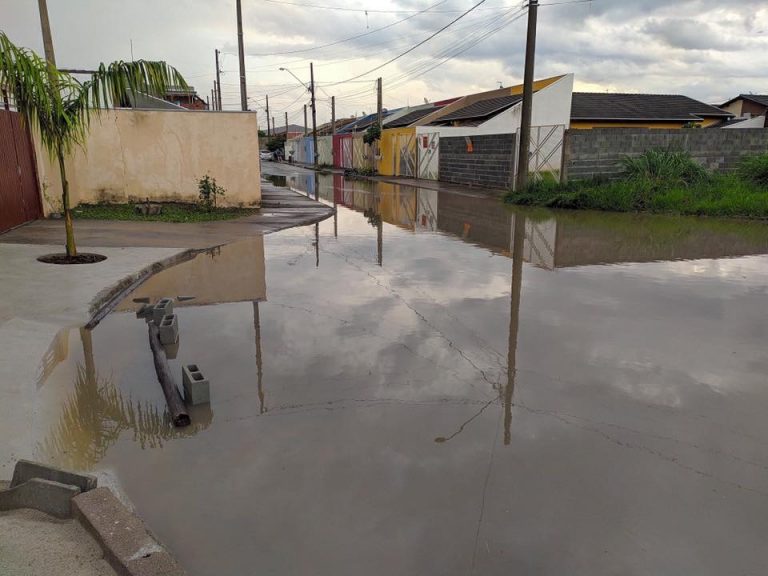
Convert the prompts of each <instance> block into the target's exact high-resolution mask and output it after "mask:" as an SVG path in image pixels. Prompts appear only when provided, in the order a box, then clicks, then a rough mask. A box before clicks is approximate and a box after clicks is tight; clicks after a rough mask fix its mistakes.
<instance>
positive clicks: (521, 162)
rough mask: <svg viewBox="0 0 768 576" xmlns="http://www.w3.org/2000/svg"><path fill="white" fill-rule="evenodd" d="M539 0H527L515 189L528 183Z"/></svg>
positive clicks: (521, 187)
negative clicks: (523, 73) (525, 41)
mask: <svg viewBox="0 0 768 576" xmlns="http://www.w3.org/2000/svg"><path fill="white" fill-rule="evenodd" d="M538 11H539V0H528V43H527V44H526V46H525V77H524V79H523V110H522V116H523V117H522V124H521V125H520V142H519V144H520V155H519V156H518V159H517V189H518V190H522V189H523V188H525V187H526V185H527V184H528V162H529V158H528V156H529V154H530V152H531V116H532V112H533V74H534V62H535V58H536V16H537V14H538Z"/></svg>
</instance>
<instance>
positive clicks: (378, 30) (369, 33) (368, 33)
mask: <svg viewBox="0 0 768 576" xmlns="http://www.w3.org/2000/svg"><path fill="white" fill-rule="evenodd" d="M265 1H267V2H275V3H277V4H293V3H292V2H277V0H265ZM446 2H448V0H440V2H435V3H434V4H432V5H430V6H427V7H426V8H424V9H423V10H419V11H418V12H416V13H414V14H411V15H410V16H406V17H405V18H403V19H401V20H398V21H396V22H392V24H387V25H386V26H382V27H381V28H376V29H374V30H370V31H369V32H364V33H362V34H357V35H356V36H350V37H349V38H345V39H343V40H337V41H335V42H330V43H328V44H321V45H320V46H313V47H312V48H301V49H298V50H284V51H282V52H271V53H258V52H257V53H249V54H248V55H249V56H279V55H283V54H300V53H301V52H310V51H311V50H320V49H321V48H328V47H329V46H337V45H338V44H343V43H344V42H351V41H352V40H357V39H358V38H362V37H364V36H369V35H371V34H375V33H376V32H381V31H382V30H386V29H387V28H392V27H393V26H397V25H398V24H402V23H403V22H406V21H407V20H410V19H411V18H415V17H416V16H418V15H419V14H424V13H425V12H429V11H430V10H432V9H433V8H435V7H436V6H440V5H441V4H445V3H446ZM296 5H297V6H303V7H312V6H310V5H308V4H296ZM350 10H351V9H350Z"/></svg>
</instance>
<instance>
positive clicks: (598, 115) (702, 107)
mask: <svg viewBox="0 0 768 576" xmlns="http://www.w3.org/2000/svg"><path fill="white" fill-rule="evenodd" d="M731 116H733V114H730V113H729V112H726V111H725V110H721V109H720V108H715V107H714V106H710V105H709V104H704V103H703V102H699V101H698V100H694V99H693V98H689V97H688V96H680V95H674V94H611V93H603V92H574V93H573V101H572V104H571V120H614V121H616V120H622V121H643V120H653V121H665V120H666V121H679V122H690V121H695V120H699V119H701V118H704V117H719V118H730V117H731Z"/></svg>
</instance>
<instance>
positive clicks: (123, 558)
mask: <svg viewBox="0 0 768 576" xmlns="http://www.w3.org/2000/svg"><path fill="white" fill-rule="evenodd" d="M72 512H73V514H74V516H75V518H76V519H77V520H79V521H80V523H81V524H82V525H83V527H85V528H86V530H88V531H89V532H90V533H91V534H92V535H93V537H94V538H95V539H96V541H97V542H98V543H99V545H100V546H101V548H102V550H103V551H104V557H105V558H106V559H107V561H109V563H110V565H111V566H112V568H113V569H114V570H115V572H117V573H118V574H120V575H121V576H185V574H186V572H184V570H183V569H182V568H181V566H179V565H178V564H177V563H176V561H175V560H174V559H173V557H172V556H171V555H170V554H169V553H168V551H166V550H165V548H163V547H162V546H161V545H160V544H159V543H158V542H157V540H155V538H153V537H152V535H151V534H150V533H149V532H148V531H147V528H146V527H145V526H144V523H143V522H142V521H141V519H140V518H139V517H138V516H136V515H135V514H134V513H132V512H131V511H129V510H128V509H127V508H126V507H125V506H124V505H123V504H122V503H121V502H120V501H119V500H118V499H117V498H116V497H115V495H114V494H113V493H112V491H111V490H110V489H109V488H96V489H95V490H90V491H89V492H85V493H83V494H79V495H78V496H75V497H74V498H73V499H72Z"/></svg>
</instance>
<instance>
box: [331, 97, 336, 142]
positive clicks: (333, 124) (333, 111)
mask: <svg viewBox="0 0 768 576" xmlns="http://www.w3.org/2000/svg"><path fill="white" fill-rule="evenodd" d="M331 134H336V96H331Z"/></svg>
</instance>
